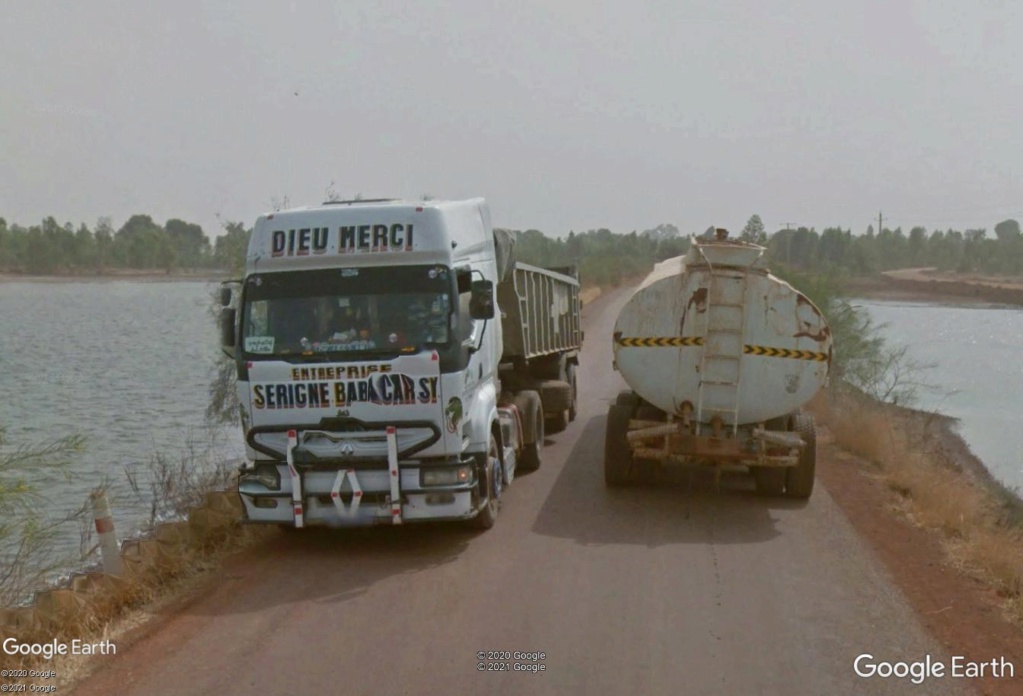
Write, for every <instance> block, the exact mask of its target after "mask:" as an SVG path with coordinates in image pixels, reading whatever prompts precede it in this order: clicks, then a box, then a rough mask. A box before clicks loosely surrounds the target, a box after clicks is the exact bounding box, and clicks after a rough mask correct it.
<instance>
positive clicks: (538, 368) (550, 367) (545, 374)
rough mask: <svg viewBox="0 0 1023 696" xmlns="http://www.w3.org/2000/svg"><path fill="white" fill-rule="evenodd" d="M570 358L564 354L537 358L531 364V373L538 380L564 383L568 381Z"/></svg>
mask: <svg viewBox="0 0 1023 696" xmlns="http://www.w3.org/2000/svg"><path fill="white" fill-rule="evenodd" d="M567 363H568V358H566V357H565V354H564V353H559V354H558V355H549V356H546V357H543V358H537V359H535V360H532V361H531V362H530V372H531V373H532V374H533V376H534V377H537V378H538V379H556V380H560V381H562V382H566V381H568V380H567V379H566V373H567Z"/></svg>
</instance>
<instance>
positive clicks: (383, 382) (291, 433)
mask: <svg viewBox="0 0 1023 696" xmlns="http://www.w3.org/2000/svg"><path fill="white" fill-rule="evenodd" d="M513 247H514V237H513V236H512V235H511V234H509V233H505V232H503V231H501V230H494V229H493V228H492V227H491V222H490V211H489V208H488V206H487V204H486V202H485V201H484V200H483V199H474V200H467V201H422V202H405V201H399V200H385V199H377V200H359V201H336V202H328V203H325V204H323V205H321V206H315V207H309V208H296V209H293V210H288V211H280V212H274V213H270V214H267V215H263V216H261V217H260V218H259V219H258V220H257V221H256V224H255V226H254V228H253V231H252V235H251V238H250V242H249V248H248V253H247V260H246V268H245V276H244V278H243V279H242V280H240V281H231V282H228V283H226V284H225V285H224V286H223V289H222V291H221V292H222V298H221V300H222V303H223V308H222V310H221V332H222V333H221V343H222V348H223V349H224V351H225V352H226V353H227V354H228V355H229V356H231V357H233V359H234V361H235V367H236V370H237V394H238V400H239V402H240V405H241V421H242V427H243V430H244V435H245V443H246V455H247V456H246V461H245V463H244V464H243V465H242V467H241V471H240V473H239V477H238V494H239V496H240V497H241V501H242V504H243V507H244V512H245V517H246V519H247V521H249V522H258V523H270V524H278V525H281V526H282V527H284V528H286V529H292V528H301V527H305V526H309V525H330V526H342V525H350V526H360V525H372V524H401V523H404V522H421V521H431V520H467V521H469V522H470V523H471V524H473V525H476V526H479V527H482V528H489V527H490V526H492V525H493V524H494V521H495V519H496V517H497V514H498V510H499V506H500V498H501V492H502V490H503V488H504V487H505V486H507V485H509V484H511V483H512V481H513V479H514V478H515V474H516V472H517V471H525V470H529V469H536V468H537V467H539V466H540V464H541V458H542V448H543V441H544V432H545V423H548V422H549V423H551V424H552V425H554V426H556V427H564V425H565V424H566V423H567V421H568V420H570V419H571V418H572V417H574V414H575V403H576V397H575V367H576V365H577V363H578V355H579V348H580V344H581V341H582V332H581V329H580V324H579V309H580V307H579V292H578V291H579V281H578V278H577V276H576V275H575V274H574V272H573V271H572V269H557V270H547V269H542V268H537V267H533V266H528V265H525V264H521V263H515V262H514V260H513Z"/></svg>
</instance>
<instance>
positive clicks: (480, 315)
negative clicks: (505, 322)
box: [469, 280, 494, 319]
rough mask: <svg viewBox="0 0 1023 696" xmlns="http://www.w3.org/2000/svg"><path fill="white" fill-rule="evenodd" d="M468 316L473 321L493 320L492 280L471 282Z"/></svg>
mask: <svg viewBox="0 0 1023 696" xmlns="http://www.w3.org/2000/svg"><path fill="white" fill-rule="evenodd" d="M469 316H470V317H471V318H473V319H493V318H494V282H493V281H492V280H474V281H472V296H471V297H470V298H469Z"/></svg>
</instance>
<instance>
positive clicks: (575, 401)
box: [566, 363, 579, 422]
mask: <svg viewBox="0 0 1023 696" xmlns="http://www.w3.org/2000/svg"><path fill="white" fill-rule="evenodd" d="M566 371H567V377H568V385H569V386H570V387H571V388H572V405H571V406H569V407H568V420H569V422H572V421H574V420H575V417H576V416H577V415H579V408H578V407H579V389H578V387H577V386H576V381H575V364H574V363H569V365H568V367H567V368H566Z"/></svg>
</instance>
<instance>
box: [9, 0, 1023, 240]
mask: <svg viewBox="0 0 1023 696" xmlns="http://www.w3.org/2000/svg"><path fill="white" fill-rule="evenodd" d="M2 26H3V29H4V32H3V34H4V37H3V40H2V41H0V216H2V217H5V218H6V219H7V220H8V221H9V222H19V223H22V224H33V223H36V222H38V221H39V220H41V219H42V218H43V217H44V216H46V215H54V216H55V217H57V219H58V220H59V221H61V222H64V221H68V220H70V221H72V222H74V223H75V224H77V223H79V222H82V221H84V222H87V223H88V224H90V226H91V225H92V224H93V223H94V222H95V220H96V218H97V217H99V216H101V215H110V216H112V217H113V218H114V223H115V225H116V226H119V225H120V224H121V223H123V222H124V220H125V219H126V218H127V217H128V216H129V215H130V214H132V213H149V214H151V215H153V217H154V218H155V219H156V220H157V221H158V222H163V221H165V220H166V219H167V218H169V217H181V218H184V219H186V220H190V221H195V222H199V223H200V224H202V225H203V227H204V228H205V229H206V231H207V232H208V233H210V234H215V233H216V232H217V231H218V230H217V223H216V216H217V214H220V215H221V216H222V217H224V218H226V219H240V220H244V221H245V222H246V223H251V222H252V221H253V220H254V219H255V217H256V216H257V215H258V214H259V213H261V212H264V211H266V210H267V209H269V208H270V207H271V201H272V199H274V198H281V197H283V196H288V197H289V198H290V201H291V203H292V204H294V205H306V204H314V203H319V202H320V201H322V200H323V199H324V192H325V190H326V189H327V187H328V186H329V185H330V183H331V182H332V181H333V182H335V188H336V190H337V191H338V192H339V193H341V194H344V195H346V196H350V195H354V194H356V193H361V194H363V195H364V196H367V197H369V196H402V197H413V198H418V197H419V196H421V195H422V194H430V195H433V196H436V197H443V198H460V197H469V196H476V195H482V196H485V197H486V198H487V199H488V200H489V201H490V205H491V208H492V210H493V213H494V221H495V224H498V225H501V226H505V227H512V228H529V227H535V228H538V229H541V230H544V231H545V232H547V233H549V234H558V235H560V234H565V233H567V232H568V230H570V229H575V230H577V231H579V230H586V229H590V228H597V227H609V228H611V229H612V230H614V231H621V232H626V231H631V230H633V229H640V230H642V229H645V228H649V227H653V226H655V225H657V224H659V223H664V222H670V223H674V224H676V225H678V226H679V227H680V228H681V229H682V230H683V231H684V232H690V231H702V230H703V229H705V228H706V227H708V226H709V225H718V226H722V225H723V226H728V227H731V228H734V229H736V230H737V229H739V228H741V227H742V225H743V223H744V222H745V221H746V219H747V218H748V217H749V216H750V215H751V214H752V213H759V214H760V215H761V217H762V218H763V220H764V222H765V223H766V224H767V226H768V229H769V230H774V229H776V228H777V227H779V226H781V225H783V224H784V223H787V222H788V223H796V224H804V225H813V226H816V227H817V228H818V229H820V228H822V227H824V226H828V225H836V224H837V225H842V226H843V227H852V228H853V230H854V231H855V232H861V231H863V230H864V229H865V228H866V226H867V225H868V224H869V223H870V222H871V220H872V219H873V220H874V221H875V224H876V219H877V213H878V211H879V210H883V211H884V213H885V216H886V220H885V225H886V226H888V225H889V224H891V225H892V226H896V225H902V226H904V227H907V228H908V226H910V225H912V224H917V223H919V224H924V225H926V226H928V227H929V228H930V227H934V226H955V227H958V228H965V227H971V226H986V227H987V228H988V229H989V230H990V229H991V228H992V227H993V226H994V223H996V222H998V221H999V220H1001V219H1004V218H1005V217H1011V216H1015V217H1018V218H1020V219H1023V2H1020V0H968V1H967V0H955V1H952V0H927V1H926V2H924V1H920V2H908V1H905V0H858V1H856V2H836V1H833V0H797V1H791V0H790V1H787V2H762V1H760V0H745V1H743V2H729V1H728V0H709V1H706V2H695V1H686V0H658V1H646V2H644V1H643V0H632V1H630V2H597V1H595V0H594V1H590V2H576V1H573V2H566V1H559V0H546V1H542V2H541V1H533V0H517V1H514V2H486V1H485V0H470V1H466V2H455V1H451V2H416V3H411V2H409V3H392V2H362V1H361V0H344V1H343V2H326V1H315V2H314V1H312V0H309V1H305V2H292V3H286V2H260V3H256V2H196V1H194V0H187V1H177V2H165V1H161V2H141V1H139V0H132V1H131V2H112V1H110V0H103V1H102V2H100V1H97V0H78V1H77V2H73V3H68V2H43V1H40V0H8V1H7V2H4V3H3V22H2Z"/></svg>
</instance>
